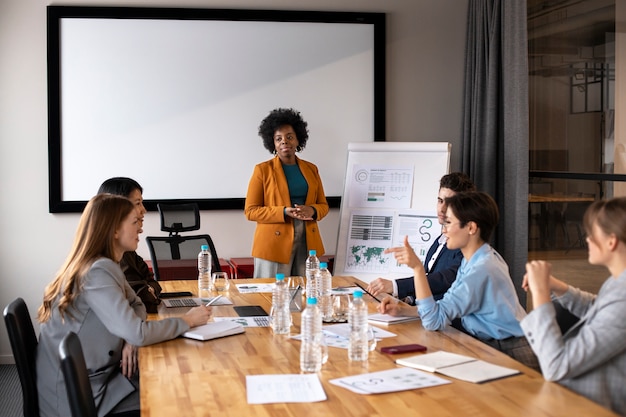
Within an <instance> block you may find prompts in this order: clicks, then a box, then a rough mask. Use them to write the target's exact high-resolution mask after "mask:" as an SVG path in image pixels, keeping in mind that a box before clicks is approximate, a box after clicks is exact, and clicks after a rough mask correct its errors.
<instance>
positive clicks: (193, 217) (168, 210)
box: [157, 203, 200, 236]
mask: <svg viewBox="0 0 626 417" xmlns="http://www.w3.org/2000/svg"><path fill="white" fill-rule="evenodd" d="M157 209H158V210H159V216H160V217H161V230H162V231H164V232H169V234H170V236H173V235H178V234H179V233H180V232H189V231H192V230H199V229H200V209H199V208H198V205H197V204H196V203H184V204H160V203H159V204H157Z"/></svg>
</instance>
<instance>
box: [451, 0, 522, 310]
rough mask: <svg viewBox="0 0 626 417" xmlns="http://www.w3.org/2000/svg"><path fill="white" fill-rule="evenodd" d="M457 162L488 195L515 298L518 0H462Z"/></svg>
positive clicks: (518, 265) (518, 269)
mask: <svg viewBox="0 0 626 417" xmlns="http://www.w3.org/2000/svg"><path fill="white" fill-rule="evenodd" d="M463 117H464V120H463V138H462V143H461V151H462V169H463V171H464V172H465V173H467V174H468V175H469V176H470V177H471V178H472V179H473V180H474V181H475V183H476V186H477V187H478V189H479V190H482V191H485V192H487V193H489V194H491V196H493V197H494V199H495V200H496V202H497V203H498V207H499V208H500V223H499V226H498V228H497V230H496V234H495V239H494V242H493V244H494V247H495V248H496V250H498V252H500V254H502V256H503V257H504V259H505V260H506V261H507V263H508V264H509V268H510V271H511V277H512V278H513V282H514V284H515V286H516V288H517V291H518V296H519V298H520V301H521V302H522V305H523V306H524V307H525V306H526V293H525V292H524V291H523V290H522V289H521V283H522V279H523V276H524V271H525V264H526V260H527V258H528V50H527V32H526V2H525V1H519V0H470V1H469V9H468V24H467V45H466V51H465V91H464V108H463Z"/></svg>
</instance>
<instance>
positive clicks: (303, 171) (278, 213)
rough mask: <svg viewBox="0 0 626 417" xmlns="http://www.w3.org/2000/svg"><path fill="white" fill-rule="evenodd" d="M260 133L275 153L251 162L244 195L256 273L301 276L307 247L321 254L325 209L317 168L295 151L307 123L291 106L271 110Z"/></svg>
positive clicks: (303, 140)
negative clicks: (320, 223) (251, 225)
mask: <svg viewBox="0 0 626 417" xmlns="http://www.w3.org/2000/svg"><path fill="white" fill-rule="evenodd" d="M259 136H261V139H262V140H263V146H265V149H267V150H268V151H269V152H270V153H272V154H274V155H275V156H274V158H272V159H270V160H269V161H266V162H263V163H260V164H258V165H256V166H255V167H254V172H253V173H252V178H250V183H249V185H248V194H247V195H246V205H245V215H246V218H247V219H248V220H250V221H254V222H257V226H256V230H255V232H254V240H253V242H252V256H253V257H254V277H255V278H269V277H274V276H276V274H277V273H283V274H285V276H290V275H300V276H304V266H305V261H306V258H307V256H308V251H309V250H310V249H314V250H316V251H317V255H318V256H321V255H323V254H324V245H323V243H322V236H321V234H320V231H319V227H318V225H317V222H318V221H319V220H321V219H323V218H324V217H325V216H326V214H328V203H327V202H326V195H325V194H324V187H323V186H322V179H321V178H320V175H319V172H318V170H317V167H316V166H315V165H313V164H312V163H310V162H307V161H304V160H302V159H300V158H298V157H297V156H296V152H300V151H302V150H303V149H304V147H305V146H306V143H307V140H308V138H309V133H308V130H307V123H306V122H305V121H304V120H303V119H302V116H301V115H300V112H298V111H296V110H294V109H282V108H279V109H275V110H272V111H271V112H270V114H269V115H268V116H267V117H266V118H265V119H263V121H262V122H261V125H260V126H259Z"/></svg>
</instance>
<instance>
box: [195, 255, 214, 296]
mask: <svg viewBox="0 0 626 417" xmlns="http://www.w3.org/2000/svg"><path fill="white" fill-rule="evenodd" d="M211 265H212V263H211V252H209V245H202V246H201V247H200V253H199V254H198V297H201V298H208V297H210V294H211Z"/></svg>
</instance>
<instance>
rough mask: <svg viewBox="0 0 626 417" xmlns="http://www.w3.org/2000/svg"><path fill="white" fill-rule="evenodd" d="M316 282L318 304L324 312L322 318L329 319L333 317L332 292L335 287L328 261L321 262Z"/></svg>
mask: <svg viewBox="0 0 626 417" xmlns="http://www.w3.org/2000/svg"><path fill="white" fill-rule="evenodd" d="M315 284H316V286H317V300H318V301H317V304H318V305H319V308H320V311H321V312H322V319H323V320H326V321H329V320H331V319H332V318H333V303H332V300H331V294H330V293H331V291H332V287H333V277H332V275H331V274H330V271H329V270H328V265H327V264H326V262H320V269H319V270H318V271H317V277H316V279H315Z"/></svg>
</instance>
